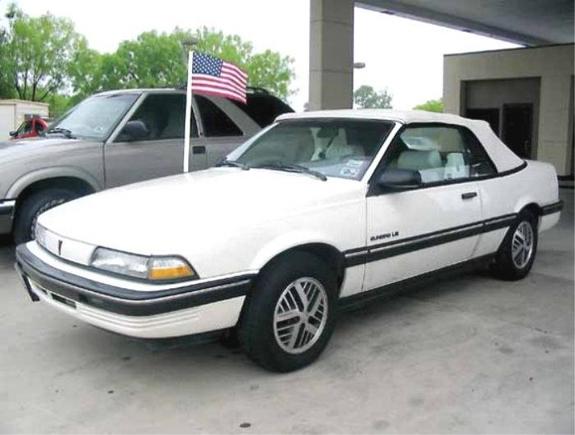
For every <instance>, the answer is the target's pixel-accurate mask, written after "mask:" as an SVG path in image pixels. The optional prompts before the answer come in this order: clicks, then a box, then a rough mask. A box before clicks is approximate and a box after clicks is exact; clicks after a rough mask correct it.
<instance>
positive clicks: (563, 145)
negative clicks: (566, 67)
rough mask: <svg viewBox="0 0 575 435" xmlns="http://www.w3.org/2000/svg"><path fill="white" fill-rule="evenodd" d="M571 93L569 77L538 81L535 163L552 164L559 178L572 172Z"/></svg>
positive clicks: (548, 77) (548, 78) (552, 76)
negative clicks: (539, 82) (539, 91)
mask: <svg viewBox="0 0 575 435" xmlns="http://www.w3.org/2000/svg"><path fill="white" fill-rule="evenodd" d="M571 92H572V90H571V76H570V75H567V74H562V75H552V74H548V75H544V76H543V77H542V78H541V101H540V103H539V141H538V144H537V160H543V161H545V162H549V163H553V165H555V168H556V169H557V174H558V175H569V174H570V172H571V161H570V159H571V158H573V157H572V156H571V131H570V127H571V119H570V118H571V117H572V116H573V113H572V112H571V107H570V105H571Z"/></svg>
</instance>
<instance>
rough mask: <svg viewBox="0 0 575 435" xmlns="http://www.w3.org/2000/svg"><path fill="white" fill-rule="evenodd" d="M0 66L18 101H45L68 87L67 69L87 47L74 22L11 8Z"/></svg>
mask: <svg viewBox="0 0 575 435" xmlns="http://www.w3.org/2000/svg"><path fill="white" fill-rule="evenodd" d="M8 19H9V24H8V29H7V31H6V34H5V36H4V37H5V40H4V43H3V48H2V57H1V58H0V66H1V68H0V69H2V70H4V74H6V76H7V77H8V81H9V82H10V84H11V85H12V87H13V89H14V91H15V93H16V94H17V96H18V98H21V99H23V100H32V101H44V100H46V99H47V98H48V97H49V96H50V95H51V94H53V93H55V92H58V91H62V90H64V89H65V88H66V86H67V85H68V81H67V79H68V69H69V67H70V64H71V62H72V61H73V60H74V58H75V57H76V52H77V50H78V48H79V47H82V46H86V43H85V40H84V38H83V37H82V36H80V35H79V34H77V33H76V32H75V30H74V26H73V24H72V22H71V21H69V20H67V19H64V18H57V17H54V16H53V15H50V14H46V15H42V16H40V17H38V18H32V17H29V16H27V15H25V14H24V13H23V12H22V11H20V10H18V9H16V8H15V7H14V6H11V8H10V11H9V16H8Z"/></svg>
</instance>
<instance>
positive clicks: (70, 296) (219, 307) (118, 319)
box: [16, 242, 251, 338]
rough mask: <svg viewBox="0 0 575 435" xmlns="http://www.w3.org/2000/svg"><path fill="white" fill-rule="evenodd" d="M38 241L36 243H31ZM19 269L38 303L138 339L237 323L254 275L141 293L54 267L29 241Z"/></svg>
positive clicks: (22, 251)
mask: <svg viewBox="0 0 575 435" xmlns="http://www.w3.org/2000/svg"><path fill="white" fill-rule="evenodd" d="M31 243H35V242H31ZM16 270H17V271H18V273H19V274H20V276H21V277H22V280H23V282H24V286H25V287H26V290H27V291H28V293H29V294H30V296H31V298H32V300H33V301H35V300H41V301H43V302H45V303H47V304H49V305H50V306H52V307H54V308H56V309H58V310H60V311H62V312H64V313H66V314H68V315H71V316H73V317H75V318H78V319H80V320H83V321H85V322H87V323H90V324H92V325H94V326H97V327H100V328H103V329H107V330H109V331H113V332H116V333H119V334H123V335H127V336H130V337H138V338H169V337H178V336H187V335H194V334H201V333H206V332H211V331H218V330H222V329H227V328H231V327H233V326H235V325H236V323H237V322H238V319H239V315H240V312H241V309H242V306H243V303H244V300H245V296H246V294H247V292H248V290H249V287H250V285H251V277H241V278H240V277H238V278H237V279H235V280H234V281H232V282H227V283H212V284H208V285H201V286H197V285H192V286H189V287H185V288H181V289H177V291H174V290H176V289H173V288H172V289H169V290H158V291H153V292H138V291H133V290H127V289H121V288H117V287H111V286H109V285H105V284H102V283H98V282H95V281H89V280H87V279H85V278H81V277H78V276H76V275H73V274H71V273H68V272H63V271H61V270H59V269H56V268H54V267H53V266H50V265H48V264H46V263H44V262H43V261H41V260H40V259H39V258H38V257H36V256H35V255H34V254H33V253H32V252H31V251H30V250H29V249H28V248H27V245H20V246H18V248H17V249H16Z"/></svg>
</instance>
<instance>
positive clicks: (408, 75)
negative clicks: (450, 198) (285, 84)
mask: <svg viewBox="0 0 575 435" xmlns="http://www.w3.org/2000/svg"><path fill="white" fill-rule="evenodd" d="M309 1H310V0H202V1H200V0H162V1H150V0H147V1H146V0H140V1H136V0H98V1H96V2H88V1H82V0H42V1H38V0H16V3H17V5H18V6H19V7H20V8H21V9H22V10H23V11H24V12H25V13H27V14H29V15H32V16H38V15H42V14H44V13H46V12H50V13H52V14H53V15H56V16H61V17H68V18H70V19H71V20H72V21H73V22H74V25H75V27H76V30H77V31H78V32H79V33H81V34H83V35H84V36H85V37H86V38H87V39H88V42H89V45H90V47H91V48H93V49H96V50H98V51H101V52H111V51H114V50H115V49H116V47H117V46H118V44H119V43H120V42H122V41H124V40H126V39H134V38H135V37H136V36H137V35H138V34H140V33H142V32H145V31H149V30H157V31H161V32H162V31H165V32H170V31H171V30H173V29H174V28H175V27H181V28H184V29H188V28H189V29H196V28H198V27H202V26H207V27H210V28H214V29H216V30H221V31H223V32H224V33H229V34H237V35H239V36H241V37H242V39H244V40H247V41H251V42H252V43H253V45H254V49H255V50H256V51H263V50H266V49H270V50H274V51H278V52H280V53H281V54H283V55H288V56H290V57H292V58H293V59H294V64H293V66H294V70H295V74H296V78H295V80H294V82H293V84H292V89H293V90H295V91H296V92H295V94H294V95H292V96H291V97H290V98H289V102H290V103H291V104H292V106H293V107H294V109H295V110H302V109H303V107H304V104H305V103H306V101H307V98H308V68H309ZM6 5H7V1H6V0H0V9H3V8H5V6H6ZM516 46H517V45H514V44H510V43H507V42H503V41H498V40H495V39H491V38H486V37H483V36H479V35H474V34H471V33H467V32H461V31H457V30H452V29H447V28H443V27H440V26H435V25H432V24H427V23H422V22H418V21H414V20H409V19H405V18H400V17H396V16H392V15H387V14H382V13H378V12H374V11H369V10H365V9H361V8H356V9H355V47H354V57H355V62H364V63H365V65H366V66H365V68H364V69H361V70H356V72H355V76H354V88H357V87H359V86H361V85H364V84H365V85H370V86H373V87H374V88H375V89H376V90H383V89H387V90H388V91H389V92H390V93H391V94H392V96H393V100H392V105H393V107H394V108H396V109H401V110H403V109H411V108H413V106H415V105H416V104H419V103H423V102H425V101H427V100H430V99H436V98H440V97H441V95H442V81H443V55H444V54H447V53H461V52H469V51H480V50H492V49H502V48H512V47H516Z"/></svg>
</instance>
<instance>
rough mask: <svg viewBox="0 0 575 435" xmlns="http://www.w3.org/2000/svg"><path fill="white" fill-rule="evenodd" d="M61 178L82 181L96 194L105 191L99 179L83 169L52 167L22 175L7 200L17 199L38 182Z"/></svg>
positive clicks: (14, 184) (11, 188)
mask: <svg viewBox="0 0 575 435" xmlns="http://www.w3.org/2000/svg"><path fill="white" fill-rule="evenodd" d="M61 177H69V178H76V179H79V180H82V181H84V182H85V183H87V184H88V185H89V186H90V187H91V188H92V189H93V190H94V191H95V192H97V191H99V190H102V189H103V186H102V185H101V183H100V182H99V181H98V179H97V178H96V177H94V176H93V175H92V174H90V173H89V172H88V171H86V170H84V169H82V168H78V167H73V166H51V167H49V168H43V169H38V170H34V171H31V172H28V173H26V174H24V175H22V176H21V177H20V178H18V179H17V180H16V181H15V182H14V183H12V185H11V186H10V187H9V189H8V192H7V194H6V198H17V197H18V196H19V195H20V193H22V191H23V190H24V189H26V188H27V187H28V186H30V185H32V184H33V183H36V182H38V181H43V180H49V179H51V178H61Z"/></svg>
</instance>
